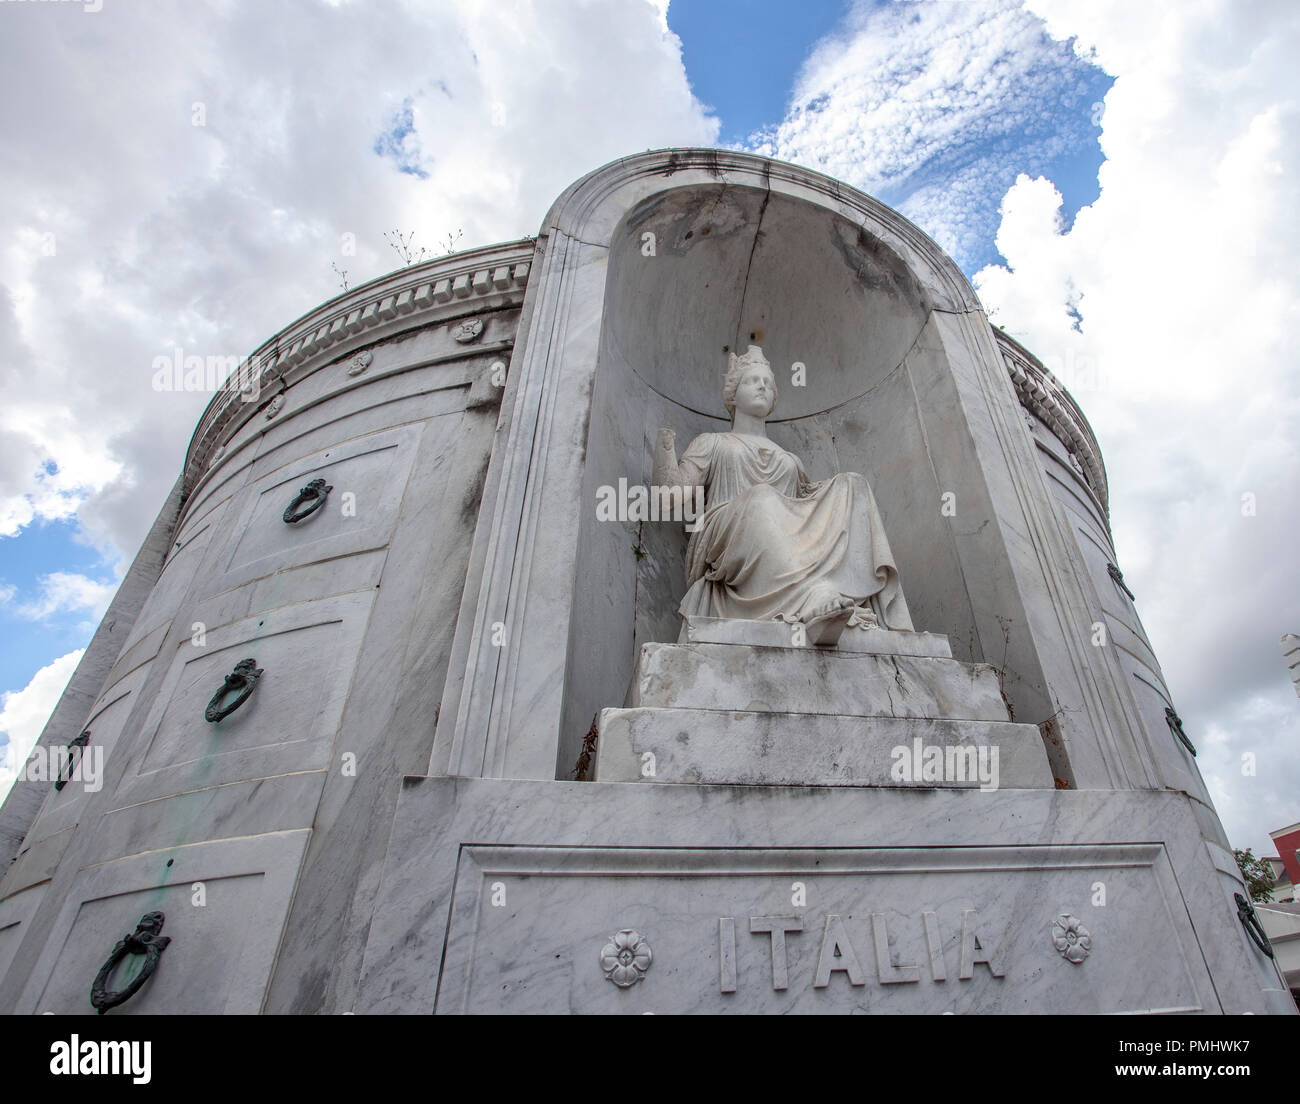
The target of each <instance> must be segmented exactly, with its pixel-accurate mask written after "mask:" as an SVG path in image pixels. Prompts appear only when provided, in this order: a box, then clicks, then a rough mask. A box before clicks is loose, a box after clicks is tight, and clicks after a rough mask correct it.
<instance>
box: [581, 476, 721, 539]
mask: <svg viewBox="0 0 1300 1104" xmlns="http://www.w3.org/2000/svg"><path fill="white" fill-rule="evenodd" d="M703 513H704V488H703V487H657V486H649V487H645V486H640V485H636V486H632V485H629V484H628V481H627V480H626V479H620V480H619V481H618V486H617V487H612V486H610V485H609V484H605V485H604V486H601V487H597V488H596V520H597V521H681V522H685V523H686V531H687V532H688V533H693V532H695V527H696V525H698V524H699V519H700V517H701V515H703Z"/></svg>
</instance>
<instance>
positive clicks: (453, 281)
mask: <svg viewBox="0 0 1300 1104" xmlns="http://www.w3.org/2000/svg"><path fill="white" fill-rule="evenodd" d="M534 248H535V244H534V241H533V239H531V238H526V239H524V240H522V241H516V242H507V243H505V244H502V245H492V246H486V247H484V248H482V249H470V250H466V251H464V252H462V253H455V254H452V255H451V256H448V257H439V258H437V259H436V260H432V261H425V262H423V263H422V264H415V265H410V266H409V267H407V268H402V269H398V270H397V271H395V272H390V273H389V274H388V275H386V276H380V277H379V278H378V279H375V280H371V281H370V282H369V283H366V284H362V285H361V286H360V287H356V288H352V289H350V290H348V291H345V292H344V293H343V294H342V295H338V296H335V297H334V298H333V299H330V300H329V301H328V302H325V303H322V304H321V305H320V306H319V307H316V308H315V309H314V310H311V311H308V312H307V313H306V314H304V315H303V316H302V317H301V318H299V319H298V320H297V321H296V322H292V323H290V324H289V325H288V326H286V327H285V328H284V329H283V330H281V331H280V332H279V333H277V334H275V336H273V337H272V338H270V339H269V340H267V341H265V342H263V344H262V345H261V346H259V347H258V348H257V350H256V351H255V352H253V353H252V354H251V355H250V356H249V357H248V358H247V361H246V362H245V363H246V366H247V367H246V372H247V373H250V374H251V373H252V372H256V373H257V378H258V381H259V382H258V389H257V390H258V393H259V398H258V400H257V401H252V402H248V401H244V400H243V398H242V397H241V391H240V384H241V381H240V380H239V379H238V378H237V376H238V373H236V375H235V376H232V377H231V378H230V379H229V380H228V381H227V382H226V384H225V385H224V386H223V387H222V388H221V390H219V391H218V392H217V393H216V395H214V396H213V398H212V401H211V402H210V403H208V406H207V409H205V410H204V412H203V416H202V418H200V419H199V424H198V427H197V428H196V429H195V431H194V436H193V437H192V438H191V439H190V446H189V449H188V451H187V452H186V455H185V475H184V491H183V493H184V494H185V495H186V496H188V495H189V493H190V491H191V490H193V488H194V486H195V484H196V483H197V482H198V481H199V479H200V478H201V477H202V476H203V473H204V471H205V470H206V469H207V467H208V464H209V463H210V462H211V459H212V457H213V455H214V453H216V451H217V450H218V448H220V446H221V445H222V444H224V443H225V442H226V441H227V440H229V439H230V437H231V436H232V435H233V433H234V432H235V430H236V429H237V428H238V427H239V426H240V425H242V424H243V423H244V422H245V421H247V420H248V418H250V417H252V416H253V415H254V414H255V413H256V412H257V411H258V410H259V409H261V408H262V406H263V405H264V404H265V402H266V401H267V400H269V399H270V398H271V396H273V395H274V394H275V393H276V392H277V391H279V390H282V389H283V387H284V386H287V384H288V383H289V382H291V381H290V380H289V379H288V378H287V377H288V376H289V375H290V374H291V375H292V376H293V378H294V380H297V379H300V378H301V377H302V376H303V375H306V374H307V373H309V372H311V371H314V370H315V369H316V368H318V367H320V366H321V365H322V364H323V363H325V362H326V361H332V360H336V359H338V358H339V357H341V356H344V355H346V354H347V353H348V352H350V351H352V350H354V349H358V348H360V347H362V346H365V345H372V344H374V343H375V342H376V341H382V340H385V339H387V338H390V337H392V336H394V335H396V334H399V333H402V332H405V331H407V330H411V329H416V328H419V327H423V326H429V325H433V324H436V323H439V322H443V321H446V320H447V319H449V318H455V317H457V316H459V315H463V314H466V313H472V312H474V311H477V310H500V309H502V308H505V307H513V306H518V305H520V304H521V303H522V302H523V297H524V290H525V288H526V286H527V284H528V276H529V272H530V269H531V265H532V262H533V256H534ZM250 378H251V375H250Z"/></svg>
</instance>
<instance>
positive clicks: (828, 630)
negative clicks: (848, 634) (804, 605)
mask: <svg viewBox="0 0 1300 1104" xmlns="http://www.w3.org/2000/svg"><path fill="white" fill-rule="evenodd" d="M819 598H820V595H819ZM854 608H855V604H854V601H853V599H852V598H846V597H844V595H842V594H837V593H835V592H834V591H832V590H829V589H828V590H827V591H826V598H825V601H818V602H817V604H816V605H815V606H814V607H813V612H812V614H811V616H809V617H808V619H807V620H806V621H805V622H804V627H805V631H806V633H807V637H808V643H809V644H811V645H813V646H814V647H816V648H833V647H835V645H836V644H837V643H838V642H839V639H840V634H841V633H843V632H844V627H845V626H846V625H847V624H848V623H849V618H850V617H852V616H853V611H854Z"/></svg>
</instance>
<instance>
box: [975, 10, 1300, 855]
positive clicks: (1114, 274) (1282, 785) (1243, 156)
mask: <svg viewBox="0 0 1300 1104" xmlns="http://www.w3.org/2000/svg"><path fill="white" fill-rule="evenodd" d="M1029 7H1031V8H1033V9H1034V10H1035V11H1037V12H1040V13H1042V14H1043V15H1044V16H1045V17H1046V18H1047V20H1048V25H1049V27H1050V29H1051V31H1052V33H1053V34H1056V35H1059V36H1062V37H1064V36H1070V35H1077V36H1079V39H1078V42H1077V44H1076V48H1078V49H1083V50H1088V49H1091V48H1093V47H1095V49H1096V54H1097V57H1098V58H1099V60H1100V62H1101V63H1102V64H1103V65H1104V66H1105V67H1106V69H1107V71H1108V72H1109V73H1111V74H1112V75H1114V76H1115V78H1116V80H1115V84H1114V86H1113V87H1112V89H1111V90H1110V92H1109V94H1108V95H1107V96H1106V102H1105V115H1104V118H1103V120H1102V128H1103V134H1102V138H1101V144H1102V148H1103V150H1104V151H1105V154H1106V157H1107V160H1106V163H1105V164H1104V166H1103V167H1102V170H1101V174H1100V182H1101V195H1100V197H1099V198H1098V199H1097V200H1096V202H1094V203H1093V204H1092V205H1091V206H1090V207H1087V208H1085V209H1083V210H1081V211H1080V212H1079V214H1078V215H1077V217H1076V219H1075V221H1074V224H1073V226H1072V227H1071V229H1070V231H1069V232H1068V233H1063V232H1062V231H1061V227H1060V225H1059V222H1058V219H1057V208H1058V207H1059V202H1060V197H1059V195H1058V194H1057V192H1056V189H1055V188H1054V186H1053V184H1052V183H1051V182H1050V181H1048V180H1046V179H1031V178H1030V177H1029V176H1022V177H1021V178H1020V179H1019V180H1017V182H1016V183H1015V185H1014V186H1013V187H1012V188H1011V189H1010V191H1009V192H1008V193H1007V194H1006V197H1005V199H1004V201H1003V204H1002V223H1001V228H1000V230H999V233H998V247H999V249H1000V250H1001V252H1002V254H1003V255H1004V257H1006V259H1007V262H1008V264H1007V267H1005V268H1004V267H996V268H988V269H985V270H984V271H983V272H981V273H979V274H978V275H977V277H976V281H975V282H976V285H977V287H978V289H979V292H980V295H981V298H982V299H983V300H984V302H985V304H986V306H987V307H988V308H989V309H990V311H991V313H992V315H993V317H994V318H995V319H996V320H998V321H1001V322H1003V323H1005V324H1006V326H1007V329H1008V331H1009V332H1011V333H1013V334H1014V335H1015V336H1016V337H1017V338H1019V339H1020V340H1022V341H1023V342H1024V343H1025V344H1026V345H1027V346H1028V347H1029V348H1030V349H1031V350H1033V351H1034V352H1036V353H1037V354H1038V355H1039V356H1041V357H1042V358H1043V359H1044V360H1045V361H1046V362H1047V363H1048V364H1049V366H1051V367H1056V368H1062V366H1063V370H1064V371H1065V374H1066V377H1067V378H1066V380H1065V382H1066V384H1067V386H1070V387H1071V389H1072V391H1073V392H1074V394H1075V397H1076V398H1077V399H1078V400H1079V403H1080V405H1081V406H1082V407H1083V408H1084V410H1085V412H1086V413H1087V415H1088V417H1089V419H1090V421H1091V422H1092V425H1093V427H1094V429H1095V430H1096V432H1097V436H1098V438H1099V440H1100V443H1101V446H1102V451H1103V453H1104V455H1105V458H1106V463H1107V467H1108V470H1109V473H1110V484H1111V506H1112V527H1113V530H1114V534H1115V540H1116V545H1117V551H1118V555H1119V556H1120V563H1121V566H1122V568H1123V570H1124V573H1125V576H1126V577H1127V579H1128V580H1129V581H1130V583H1131V585H1132V586H1133V589H1134V591H1135V592H1136V594H1137V600H1138V608H1139V611H1140V612H1141V614H1142V617H1143V619H1144V621H1145V623H1146V626H1147V629H1148V631H1149V634H1150V636H1151V639H1152V643H1153V645H1154V647H1155V650H1156V654H1157V655H1158V656H1159V657H1160V659H1161V662H1162V665H1163V667H1164V670H1165V674H1166V676H1167V678H1168V681H1169V683H1170V687H1171V690H1172V692H1173V695H1174V700H1175V704H1176V706H1177V708H1178V710H1179V712H1180V713H1181V714H1182V716H1183V718H1184V722H1185V725H1186V727H1187V729H1188V731H1189V734H1191V735H1192V738H1193V739H1194V740H1195V741H1196V742H1197V743H1198V745H1200V747H1201V756H1200V765H1201V768H1202V770H1203V772H1204V773H1205V775H1206V778H1207V781H1208V782H1209V784H1210V785H1211V786H1212V788H1213V789H1214V790H1215V797H1216V801H1217V802H1218V805H1219V809H1220V812H1221V814H1222V816H1223V819H1224V823H1225V827H1226V828H1227V830H1228V833H1229V836H1230V837H1231V838H1232V840H1233V842H1234V843H1235V844H1236V845H1237V846H1252V847H1254V848H1255V850H1256V852H1257V853H1258V852H1259V851H1260V850H1261V849H1263V850H1265V851H1266V852H1269V853H1271V851H1272V848H1271V845H1270V844H1269V843H1268V838H1267V832H1268V830H1269V829H1270V828H1276V827H1278V826H1280V825H1281V824H1284V823H1290V822H1293V821H1294V820H1295V819H1296V812H1295V810H1296V797H1295V795H1296V794H1297V793H1298V792H1300V755H1298V754H1297V753H1296V752H1295V750H1294V749H1295V747H1296V746H1297V744H1296V736H1297V730H1298V729H1300V718H1297V716H1296V704H1297V703H1296V701H1295V694H1294V691H1293V690H1292V689H1291V687H1290V685H1289V683H1288V681H1287V676H1286V669H1285V666H1284V665H1283V663H1282V661H1281V655H1280V652H1279V650H1278V646H1277V640H1278V637H1279V636H1280V635H1281V633H1282V632H1283V631H1287V630H1292V631H1294V630H1295V629H1296V627H1297V626H1300V560H1297V557H1296V555H1295V551H1294V550H1295V549H1296V547H1297V546H1298V545H1300V526H1298V525H1297V519H1296V516H1295V512H1294V508H1295V502H1296V490H1297V488H1298V487H1300V451H1298V449H1300V395H1298V394H1297V388H1296V379H1297V371H1296V370H1297V366H1298V365H1300V358H1298V357H1297V355H1296V352H1295V347H1296V340H1295V334H1296V332H1297V327H1298V326H1300V268H1297V266H1296V263H1295V257H1296V256H1297V252H1298V251H1300V214H1298V213H1297V211H1296V208H1295V204H1294V181H1295V180H1296V178H1297V177H1296V169H1297V168H1298V167H1300V112H1298V110H1297V96H1296V92H1295V84H1294V76H1293V70H1294V59H1295V57H1296V56H1297V51H1300V9H1296V7H1295V6H1294V5H1292V4H1280V3H1279V4H1252V5H1239V4H1234V3H1228V2H1226V0H1219V2H1208V3H1204V4H1196V5H1169V6H1162V7H1159V8H1157V7H1156V6H1154V5H1133V4H1130V3H1095V4H1089V5H1087V6H1086V7H1084V6H1077V5H1072V4H1067V3H1064V2H1058V0H1029ZM1071 304H1073V308H1074V310H1075V311H1076V312H1077V319H1076V317H1075V316H1072V315H1071V312H1070V309H1069V307H1070V305H1071ZM1076 320H1077V327H1076V325H1075V322H1076ZM1090 368H1096V369H1097V375H1096V377H1095V379H1096V382H1094V383H1091V384H1089V383H1088V382H1087V370H1088V369H1090ZM1080 369H1082V371H1078V370H1080ZM1072 374H1073V376H1074V378H1070V377H1071V375H1072ZM1246 495H1251V496H1253V501H1254V509H1255V513H1254V516H1249V514H1248V513H1246V514H1244V513H1243V502H1249V500H1244V499H1243V496H1246ZM1246 752H1253V753H1254V754H1255V755H1256V759H1257V763H1258V774H1257V776H1255V777H1253V778H1252V777H1250V776H1248V775H1243V774H1242V771H1241V763H1242V755H1243V754H1244V753H1246Z"/></svg>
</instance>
